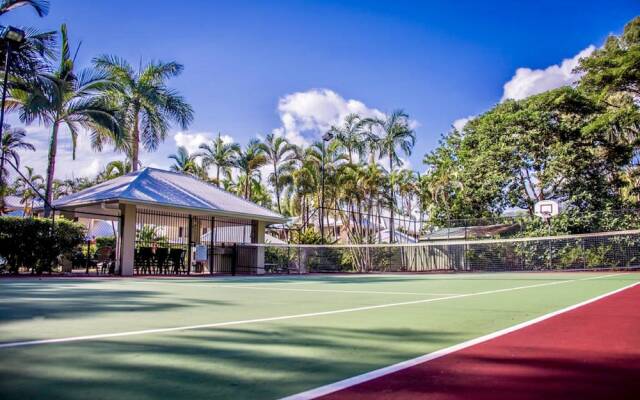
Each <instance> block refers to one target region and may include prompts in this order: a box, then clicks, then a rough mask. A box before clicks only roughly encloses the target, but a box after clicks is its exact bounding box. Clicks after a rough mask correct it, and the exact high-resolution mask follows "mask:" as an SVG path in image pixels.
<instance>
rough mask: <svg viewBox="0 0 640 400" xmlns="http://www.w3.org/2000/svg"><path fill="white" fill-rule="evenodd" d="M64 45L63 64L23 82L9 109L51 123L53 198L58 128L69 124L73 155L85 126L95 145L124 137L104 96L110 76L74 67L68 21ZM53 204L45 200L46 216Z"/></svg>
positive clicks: (50, 192) (49, 180)
mask: <svg viewBox="0 0 640 400" xmlns="http://www.w3.org/2000/svg"><path fill="white" fill-rule="evenodd" d="M60 37H61V47H60V55H59V59H58V61H59V66H58V68H57V69H56V70H55V71H54V72H52V73H41V74H39V75H38V77H37V79H36V82H23V84H22V85H19V86H17V87H15V88H13V89H12V90H11V97H10V98H9V99H7V106H8V109H9V110H18V111H19V115H20V120H21V121H23V122H26V123H31V122H33V121H38V122H41V123H44V124H46V125H48V126H51V138H50V141H49V155H48V165H47V176H46V181H47V183H46V199H47V202H48V203H49V204H50V203H51V201H52V200H53V190H52V188H53V180H54V174H55V163H56V154H57V149H58V132H59V129H60V127H61V126H63V125H64V126H66V127H67V128H68V129H69V132H70V134H71V142H72V148H73V157H74V158H75V149H76V143H77V138H78V134H79V131H80V129H81V128H84V129H86V130H88V131H89V132H90V135H91V139H92V145H93V146H94V148H96V149H98V150H99V149H101V146H102V143H103V142H104V141H105V140H113V141H114V142H116V143H117V142H118V141H119V140H120V137H121V136H120V133H121V130H120V127H119V124H118V121H117V119H116V112H115V110H114V109H113V108H112V107H110V106H109V105H108V104H107V103H106V101H105V97H104V93H105V90H106V89H107V88H108V87H109V81H108V80H107V77H106V76H105V75H103V74H101V73H99V72H97V71H94V70H90V69H85V70H82V71H80V72H78V73H76V71H75V70H74V59H73V58H72V57H71V51H70V48H69V39H68V34H67V27H66V25H62V26H61V28H60ZM49 204H45V216H48V215H49V212H50V209H49Z"/></svg>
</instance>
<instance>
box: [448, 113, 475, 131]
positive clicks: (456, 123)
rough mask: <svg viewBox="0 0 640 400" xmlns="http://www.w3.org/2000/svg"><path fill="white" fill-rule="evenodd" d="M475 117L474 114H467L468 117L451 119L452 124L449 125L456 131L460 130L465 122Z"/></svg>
mask: <svg viewBox="0 0 640 400" xmlns="http://www.w3.org/2000/svg"><path fill="white" fill-rule="evenodd" d="M475 117H476V116H475V115H469V116H468V117H464V118H458V119H457V120H455V121H453V124H451V125H452V126H453V127H454V128H455V130H457V131H458V132H462V129H463V128H464V126H465V125H467V123H469V121H471V120H472V119H474V118H475Z"/></svg>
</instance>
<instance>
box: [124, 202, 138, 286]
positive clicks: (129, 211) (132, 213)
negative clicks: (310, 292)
mask: <svg viewBox="0 0 640 400" xmlns="http://www.w3.org/2000/svg"><path fill="white" fill-rule="evenodd" d="M120 214H121V215H122V224H121V229H120V275H123V276H131V275H133V263H134V256H135V244H136V206H135V205H133V204H120Z"/></svg>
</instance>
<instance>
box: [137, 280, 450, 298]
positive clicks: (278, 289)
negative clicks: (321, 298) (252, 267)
mask: <svg viewBox="0 0 640 400" xmlns="http://www.w3.org/2000/svg"><path fill="white" fill-rule="evenodd" d="M136 283H144V284H148V285H171V286H198V287H203V288H223V289H255V290H275V291H284V292H320V293H356V294H400V295H402V294H405V295H412V296H455V295H458V294H463V293H421V292H385V291H375V290H339V289H298V288H283V287H273V286H266V287H261V286H247V285H232V284H229V285H217V284H211V285H207V284H205V283H188V282H186V283H178V282H159V281H158V282H156V281H154V282H151V281H146V282H145V281H139V282H136Z"/></svg>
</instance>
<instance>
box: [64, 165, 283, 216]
mask: <svg viewBox="0 0 640 400" xmlns="http://www.w3.org/2000/svg"><path fill="white" fill-rule="evenodd" d="M102 202H123V203H131V204H138V205H149V206H162V207H173V208H179V209H182V210H185V211H196V212H205V213H211V214H219V215H229V216H238V217H247V218H250V219H258V220H262V221H267V222H284V221H286V219H285V218H284V217H283V216H281V215H280V214H278V213H276V212H274V211H271V210H269V209H267V208H265V207H262V206H259V205H257V204H255V203H253V202H250V201H247V200H245V199H242V198H240V197H238V196H236V195H233V194H231V193H229V192H227V191H224V190H222V189H220V188H218V187H217V186H214V185H212V184H209V183H207V182H204V181H202V180H200V179H197V178H195V177H193V176H191V175H187V174H182V173H178V172H171V171H165V170H161V169H157V168H144V169H141V170H139V171H136V172H132V173H129V174H127V175H123V176H120V177H118V178H115V179H112V180H109V181H106V182H103V183H100V184H98V185H95V186H92V187H90V188H87V189H84V190H81V191H80V192H77V193H74V194H71V195H69V196H65V197H61V198H59V199H58V200H55V201H54V202H53V206H54V207H58V208H68V207H78V206H84V205H90V204H96V203H102Z"/></svg>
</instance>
